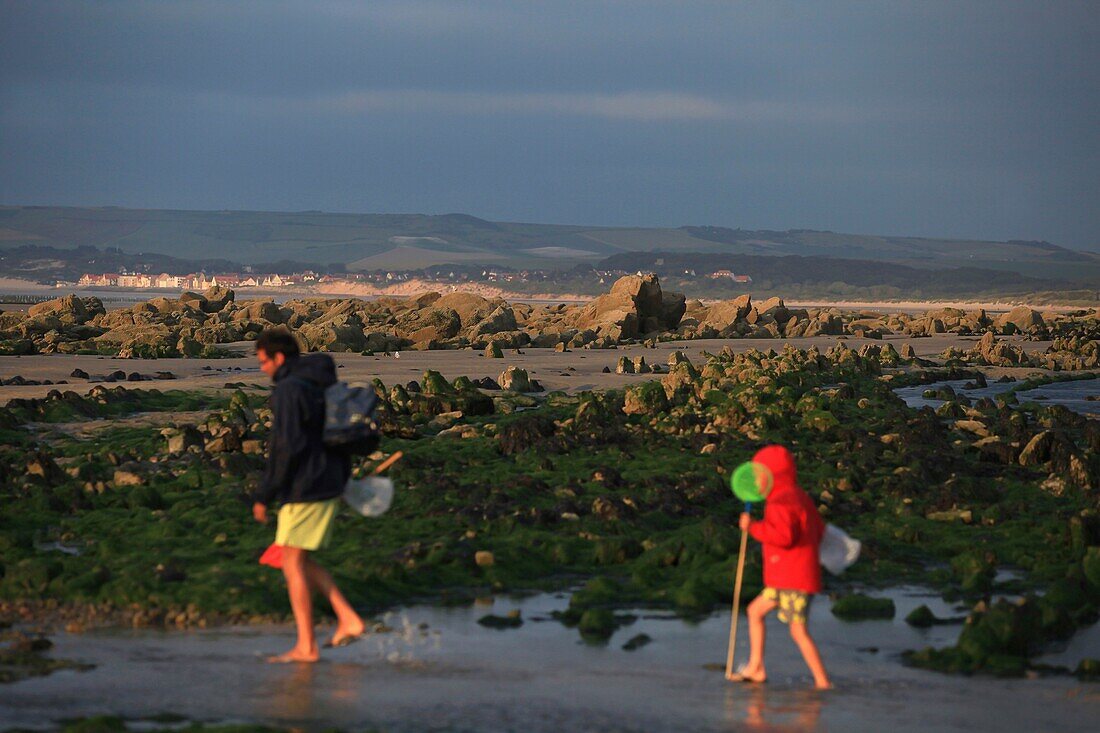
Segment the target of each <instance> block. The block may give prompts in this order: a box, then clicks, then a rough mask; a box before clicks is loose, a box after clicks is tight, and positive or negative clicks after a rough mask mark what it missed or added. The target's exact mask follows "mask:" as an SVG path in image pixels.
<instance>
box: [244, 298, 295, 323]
mask: <svg viewBox="0 0 1100 733" xmlns="http://www.w3.org/2000/svg"><path fill="white" fill-rule="evenodd" d="M239 305H240V306H241V307H240V308H239V309H238V310H237V312H236V313H234V314H233V320H235V321H266V322H267V323H271V324H280V323H283V322H285V321H286V316H285V315H284V314H283V309H282V308H280V307H279V306H278V304H276V303H274V302H273V301H270V300H246V301H244V302H242V303H240V304H239Z"/></svg>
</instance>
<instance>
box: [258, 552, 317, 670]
mask: <svg viewBox="0 0 1100 733" xmlns="http://www.w3.org/2000/svg"><path fill="white" fill-rule="evenodd" d="M308 554H309V553H308V552H307V551H306V550H303V549H301V548H298V547H284V548H283V576H284V577H285V578H286V591H287V595H288V596H290V609H291V610H292V611H293V612H294V623H295V625H296V626H297V628H298V643H297V644H295V645H294V648H293V649H291V650H290V651H289V652H286V653H285V654H280V655H279V656H277V657H271V658H270V659H269V660H268V661H270V662H316V661H317V660H318V659H319V658H320V656H321V655H320V653H319V652H318V651H317V639H316V638H315V637H314V636H313V601H312V599H311V598H310V587H309V580H308V578H307V577H306V563H307V562H308Z"/></svg>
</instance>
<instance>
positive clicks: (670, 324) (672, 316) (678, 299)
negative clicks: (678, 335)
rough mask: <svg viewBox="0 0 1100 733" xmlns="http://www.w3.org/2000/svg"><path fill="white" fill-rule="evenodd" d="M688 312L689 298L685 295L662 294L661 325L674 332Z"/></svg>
mask: <svg viewBox="0 0 1100 733" xmlns="http://www.w3.org/2000/svg"><path fill="white" fill-rule="evenodd" d="M686 312H687V297H686V296H685V295H684V294H683V293H672V292H667V293H665V292H663V293H661V324H662V325H663V326H664V327H665V328H666V329H668V330H670V331H671V330H674V329H675V328H676V327H677V326H679V325H680V321H681V320H682V319H683V317H684V313H686Z"/></svg>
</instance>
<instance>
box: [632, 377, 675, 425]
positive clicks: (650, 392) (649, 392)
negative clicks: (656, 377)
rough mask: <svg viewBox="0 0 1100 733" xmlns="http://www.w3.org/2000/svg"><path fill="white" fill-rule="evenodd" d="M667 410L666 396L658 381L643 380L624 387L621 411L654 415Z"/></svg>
mask: <svg viewBox="0 0 1100 733" xmlns="http://www.w3.org/2000/svg"><path fill="white" fill-rule="evenodd" d="M666 410H668V398H667V397H666V396H665V388H664V387H663V386H662V385H661V383H660V382H643V383H642V384H634V385H631V386H629V387H627V388H626V393H625V395H624V399H623V412H625V413H626V414H627V415H649V416H651V417H652V416H656V415H658V414H660V413H662V412H665V411H666Z"/></svg>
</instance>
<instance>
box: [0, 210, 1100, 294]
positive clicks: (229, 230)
mask: <svg viewBox="0 0 1100 733" xmlns="http://www.w3.org/2000/svg"><path fill="white" fill-rule="evenodd" d="M21 245H43V246H53V247H61V248H70V247H77V246H80V245H94V246H97V247H117V248H119V249H121V250H122V251H124V252H130V253H158V254H167V255H172V256H175V257H186V258H189V259H208V258H227V259H232V260H234V261H237V262H243V263H245V264H252V265H258V264H263V263H269V262H274V261H277V260H295V261H299V262H311V263H317V264H329V263H341V264H346V265H348V267H349V269H377V268H391V267H392V268H394V269H402V268H406V267H425V266H428V265H432V264H447V263H478V264H486V265H492V264H498V265H510V266H513V267H539V268H553V267H572V266H573V265H576V264H578V263H581V262H593V263H594V262H597V261H599V260H601V259H603V258H605V257H608V256H611V255H615V254H620V253H623V252H639V251H640V252H652V251H658V250H659V251H662V252H685V253H686V252H699V253H720V254H746V255H803V256H816V257H843V258H850V259H863V260H876V261H885V262H897V263H901V264H906V265H910V266H914V267H924V268H936V269H939V268H945V267H961V266H969V267H982V268H990V269H1000V270H1007V271H1014V272H1021V273H1026V274H1028V275H1032V276H1036V277H1047V278H1058V279H1070V280H1077V281H1083V282H1095V281H1097V280H1100V255H1098V254H1095V253H1091V252H1078V251H1074V250H1070V249H1066V248H1064V247H1059V246H1057V245H1053V244H1050V243H1047V242H1018V241H1013V242H984V241H972V240H948V239H926V238H919V237H889V236H873V235H863V234H837V233H834V232H821V231H811V230H790V231H785V232H779V231H750V230H741V229H728V228H723V227H702V226H700V227H696V226H685V227H681V228H678V229H657V228H627V227H585V226H571V225H568V226H567V225H553V224H522V223H513V222H491V221H486V220H484V219H478V218H477V217H473V216H469V215H466V214H443V215H424V214H330V213H323V212H318V211H303V212H261V211H175V210H151V209H149V210H146V209H120V208H114V207H103V208H69V207H51V206H4V207H0V250H2V249H3V248H5V247H15V246H21Z"/></svg>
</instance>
